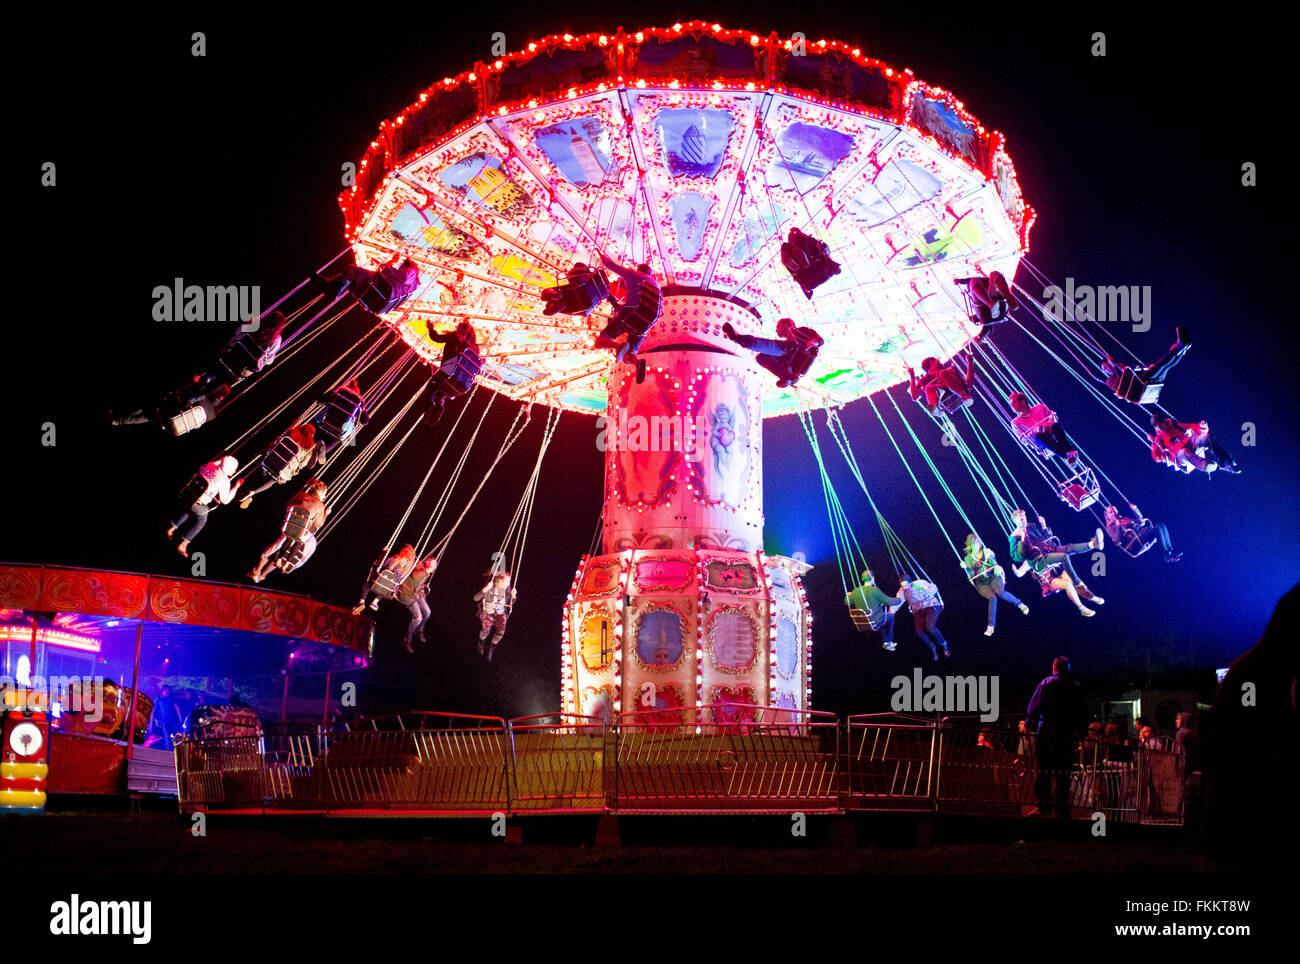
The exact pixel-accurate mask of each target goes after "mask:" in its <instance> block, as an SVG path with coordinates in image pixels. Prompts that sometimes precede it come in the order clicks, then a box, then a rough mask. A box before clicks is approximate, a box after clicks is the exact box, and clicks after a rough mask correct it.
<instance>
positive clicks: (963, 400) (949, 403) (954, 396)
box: [939, 388, 975, 415]
mask: <svg viewBox="0 0 1300 964" xmlns="http://www.w3.org/2000/svg"><path fill="white" fill-rule="evenodd" d="M974 404H975V399H974V398H973V397H972V398H967V397H966V396H964V395H960V394H958V393H957V392H954V391H952V390H951V389H947V388H945V389H943V391H942V392H940V394H939V408H940V409H941V410H943V411H945V412H947V413H948V414H949V415H955V414H957V413H958V412H960V411H961V410H962V409H963V408H969V407H970V406H972V405H974Z"/></svg>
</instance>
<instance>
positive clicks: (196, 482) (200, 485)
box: [180, 475, 208, 505]
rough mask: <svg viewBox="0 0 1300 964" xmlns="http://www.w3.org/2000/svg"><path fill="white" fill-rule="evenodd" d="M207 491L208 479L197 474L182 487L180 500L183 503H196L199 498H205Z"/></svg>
mask: <svg viewBox="0 0 1300 964" xmlns="http://www.w3.org/2000/svg"><path fill="white" fill-rule="evenodd" d="M207 491H208V480H207V479H205V478H204V477H203V476H201V475H195V476H194V477H193V478H191V479H190V480H189V481H188V482H186V483H185V487H184V488H183V489H181V497H180V501H181V503H182V504H183V505H195V504H196V503H197V502H198V501H199V499H201V498H203V493H205V492H207Z"/></svg>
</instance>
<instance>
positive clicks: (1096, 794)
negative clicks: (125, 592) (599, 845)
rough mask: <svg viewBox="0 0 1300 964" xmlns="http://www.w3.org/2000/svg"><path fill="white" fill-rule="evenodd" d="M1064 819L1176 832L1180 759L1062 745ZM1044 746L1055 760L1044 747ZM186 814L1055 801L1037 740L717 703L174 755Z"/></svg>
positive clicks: (359, 728) (308, 734)
mask: <svg viewBox="0 0 1300 964" xmlns="http://www.w3.org/2000/svg"><path fill="white" fill-rule="evenodd" d="M1069 746H1070V749H1069V750H1068V751H1067V753H1066V756H1065V757H1063V758H1062V757H1060V756H1058V757H1057V760H1058V761H1060V760H1062V759H1063V760H1064V762H1063V763H1062V762H1057V763H1056V764H1054V767H1055V768H1056V769H1059V771H1060V775H1061V779H1062V780H1065V781H1068V793H1069V803H1070V806H1071V809H1072V811H1073V812H1075V813H1076V815H1077V814H1078V813H1079V812H1080V811H1082V812H1083V813H1085V814H1088V815H1090V814H1093V813H1097V812H1101V813H1103V814H1105V815H1106V817H1107V819H1114V820H1118V821H1123V822H1141V823H1169V824H1178V823H1181V822H1182V815H1183V809H1184V778H1185V772H1184V771H1185V767H1184V762H1185V758H1184V757H1183V756H1182V755H1181V754H1179V753H1176V752H1174V751H1168V750H1140V751H1130V752H1128V753H1121V752H1101V749H1100V748H1098V747H1096V746H1095V745H1092V744H1089V743H1086V742H1085V743H1083V744H1080V745H1077V746H1076V745H1075V744H1073V743H1071V744H1069ZM1058 753H1059V751H1058ZM176 769H177V778H178V779H177V786H178V793H179V796H180V803H181V807H182V809H184V810H205V811H206V810H214V811H215V810H260V811H274V810H280V811H299V812H327V813H338V814H348V813H369V812H375V811H391V812H416V813H429V814H443V815H454V814H474V813H484V812H491V813H497V812H501V813H578V812H587V813H692V812H694V813H791V812H809V813H833V812H835V813H840V812H848V811H866V810H894V811H914V812H940V813H969V814H985V815H990V816H1020V815H1023V814H1026V813H1030V812H1032V811H1034V810H1036V809H1039V808H1040V807H1042V806H1046V807H1048V808H1050V807H1051V806H1052V804H1053V802H1054V790H1055V787H1054V784H1055V783H1056V781H1055V780H1054V779H1053V778H1054V776H1055V775H1056V774H1055V773H1047V774H1044V773H1043V772H1042V771H1041V770H1040V768H1039V753H1038V745H1037V740H1036V738H1035V737H1034V736H1033V735H1032V734H1028V733H1020V732H1015V731H1014V730H1009V729H1007V728H1005V727H1000V726H997V725H994V724H985V723H981V722H979V721H978V720H977V719H973V718H961V717H944V718H935V717H919V716H906V715H902V714H896V713H886V714H860V715H855V716H850V717H848V719H847V720H846V721H845V722H844V724H843V725H841V722H840V720H839V719H838V718H837V717H836V716H835V715H834V714H831V713H825V712H817V711H802V710H790V709H780V708H774V707H763V706H744V705H737V704H717V705H710V706H699V707H683V708H676V709H655V710H647V711H643V712H637V713H624V714H621V715H620V716H619V717H618V718H617V719H616V720H614V721H613V722H612V723H607V722H606V721H605V720H604V719H601V718H597V717H586V716H574V715H570V714H558V713H553V714H547V715H540V716H529V717H520V718H517V719H513V720H506V719H503V718H501V717H489V716H469V715H464V714H455V713H425V712H421V713H404V714H400V715H396V716H390V717H382V718H376V719H369V720H363V721H361V722H359V723H353V724H350V725H348V726H347V727H344V728H339V729H327V728H324V727H318V728H303V727H297V728H293V727H288V728H285V727H278V728H269V729H267V730H266V731H263V732H258V733H257V734H255V735H249V736H238V737H225V738H220V739H191V740H187V741H184V742H182V743H179V744H177V746H176Z"/></svg>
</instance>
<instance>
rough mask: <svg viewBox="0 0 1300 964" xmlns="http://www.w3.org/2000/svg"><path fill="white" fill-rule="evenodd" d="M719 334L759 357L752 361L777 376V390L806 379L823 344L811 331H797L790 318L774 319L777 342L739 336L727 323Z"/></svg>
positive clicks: (772, 339) (803, 329)
mask: <svg viewBox="0 0 1300 964" xmlns="http://www.w3.org/2000/svg"><path fill="white" fill-rule="evenodd" d="M722 333H723V334H724V335H726V336H727V337H728V338H729V339H731V340H732V341H734V342H735V343H736V344H737V345H739V346H740V347H741V348H748V349H749V350H750V351H752V352H755V353H756V354H757V355H758V357H757V358H755V359H754V361H756V362H758V364H759V365H760V366H761V367H763V368H766V369H767V370H768V371H769V372H771V373H772V374H773V375H775V376H776V387H777V388H789V387H790V386H791V385H793V384H795V383H796V382H797V381H799V379H800V378H802V377H803V376H804V375H806V374H807V373H808V369H809V368H811V367H812V363H813V362H814V361H816V360H817V352H818V351H819V350H820V349H821V347H822V345H824V344H826V342H825V340H824V339H823V338H822V336H821V335H819V334H817V332H815V331H813V329H811V328H800V327H799V326H797V325H796V324H795V323H794V320H793V319H791V318H779V319H777V322H776V338H759V337H757V336H755V335H738V334H736V329H735V328H733V327H732V325H731V322H729V321H728V322H725V323H724V324H723V326H722Z"/></svg>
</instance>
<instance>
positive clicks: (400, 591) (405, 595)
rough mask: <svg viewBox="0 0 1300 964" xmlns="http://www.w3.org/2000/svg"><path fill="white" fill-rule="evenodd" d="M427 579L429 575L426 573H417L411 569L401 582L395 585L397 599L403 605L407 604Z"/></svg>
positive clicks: (418, 592)
mask: <svg viewBox="0 0 1300 964" xmlns="http://www.w3.org/2000/svg"><path fill="white" fill-rule="evenodd" d="M428 581H429V576H428V575H427V574H425V573H419V574H418V575H417V574H416V573H415V572H414V571H413V572H412V573H411V574H410V575H409V576H407V577H406V578H405V579H404V580H403V581H402V584H401V585H400V586H398V587H397V601H398V602H399V603H401V604H402V605H403V606H409V605H410V604H411V602H412V600H414V599H415V597H416V596H418V595H419V594H420V590H421V589H423V588H424V586H425V584H426V583H427V582H428Z"/></svg>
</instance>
